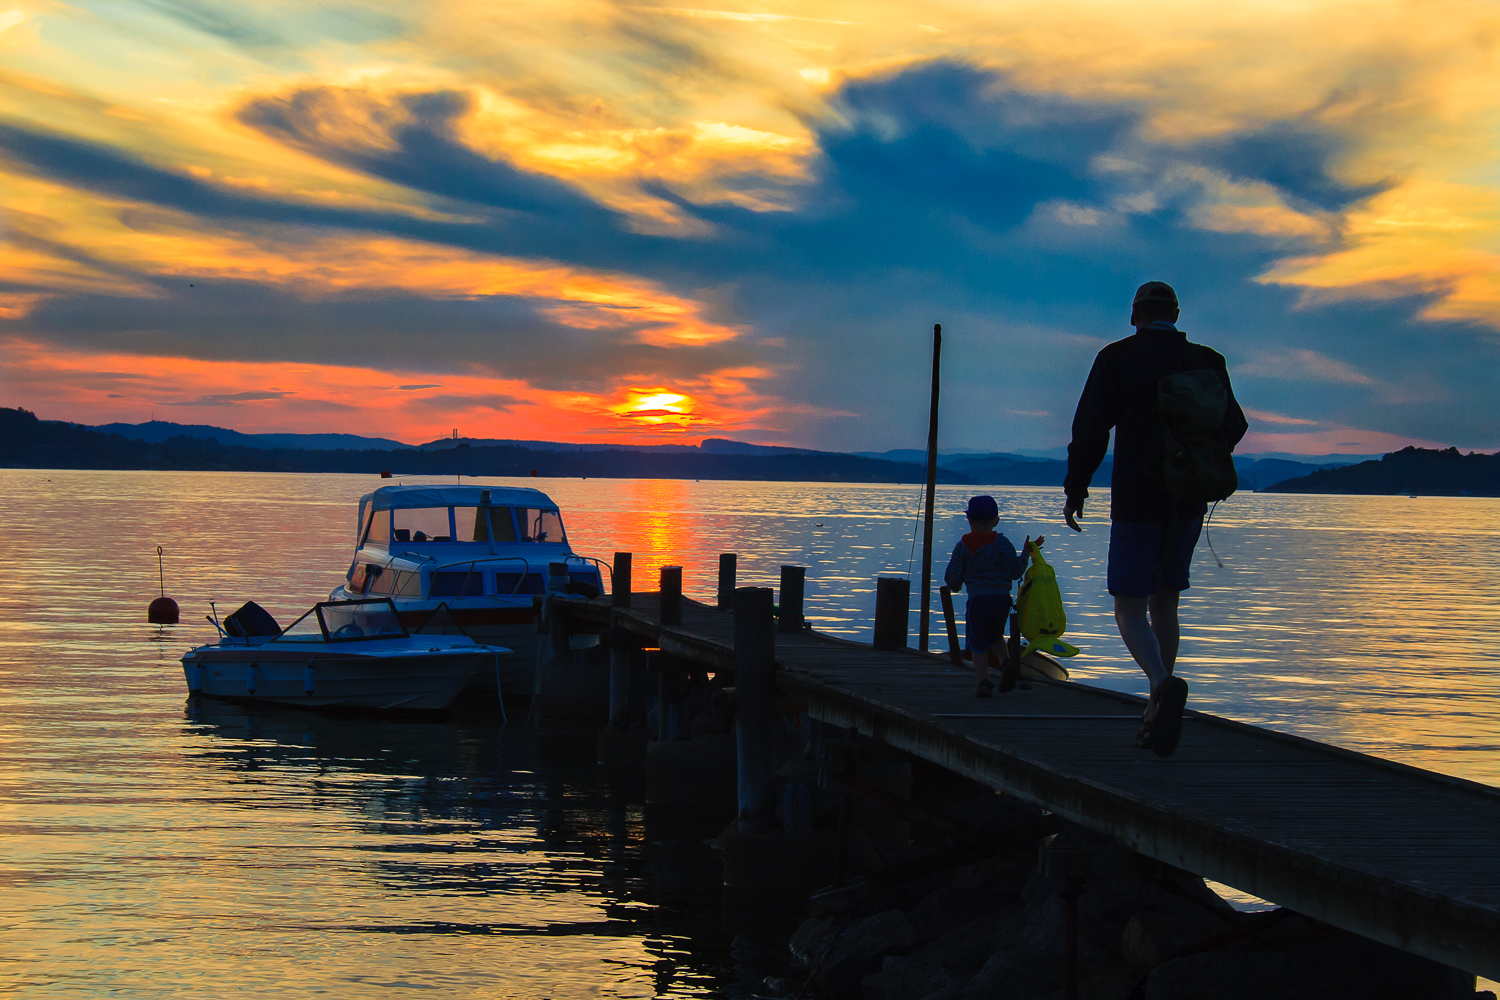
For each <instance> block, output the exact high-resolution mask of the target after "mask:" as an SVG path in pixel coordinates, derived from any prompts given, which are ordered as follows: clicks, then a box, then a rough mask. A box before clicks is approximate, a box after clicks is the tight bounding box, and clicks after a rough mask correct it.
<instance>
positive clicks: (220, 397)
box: [162, 390, 294, 406]
mask: <svg viewBox="0 0 1500 1000" xmlns="http://www.w3.org/2000/svg"><path fill="white" fill-rule="evenodd" d="M291 395H294V393H291V392H279V391H274V390H271V391H259V392H257V391H248V392H224V393H215V394H213V395H209V396H199V397H198V398H197V399H194V400H189V401H188V402H185V403H163V404H162V405H163V406H223V405H227V404H230V405H232V404H234V403H248V402H252V401H254V400H262V399H285V398H286V397H288V396H291Z"/></svg>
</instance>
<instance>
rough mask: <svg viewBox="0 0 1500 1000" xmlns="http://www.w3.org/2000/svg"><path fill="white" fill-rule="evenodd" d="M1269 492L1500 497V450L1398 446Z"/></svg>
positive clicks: (1280, 484) (1303, 477)
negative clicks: (1371, 459) (1376, 456)
mask: <svg viewBox="0 0 1500 1000" xmlns="http://www.w3.org/2000/svg"><path fill="white" fill-rule="evenodd" d="M1269 492H1272V493H1363V494H1387V495H1390V494H1417V495H1419V496H1486V497H1493V496H1500V452H1496V453H1495V454H1493V455H1484V454H1480V453H1478V452H1472V451H1471V452H1469V453H1468V454H1467V455H1463V454H1460V453H1459V450H1458V449H1457V448H1449V449H1447V450H1446V451H1437V450H1434V449H1432V448H1402V449H1401V450H1400V451H1397V452H1392V453H1391V454H1389V455H1386V456H1385V457H1384V458H1382V459H1380V461H1378V462H1361V463H1359V464H1358V465H1346V466H1344V467H1343V468H1340V469H1324V470H1322V471H1320V472H1314V473H1313V474H1312V475H1309V476H1302V477H1301V478H1298V479H1289V480H1287V481H1285V482H1281V483H1277V484H1276V485H1275V486H1272V487H1270V488H1269Z"/></svg>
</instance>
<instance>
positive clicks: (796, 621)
mask: <svg viewBox="0 0 1500 1000" xmlns="http://www.w3.org/2000/svg"><path fill="white" fill-rule="evenodd" d="M806 581H807V567H805V566H783V567H781V616H780V617H779V618H778V619H777V622H776V631H778V632H801V631H802V625H803V623H804V622H805V621H806V619H804V618H803V617H802V592H803V590H804V589H805V584H806Z"/></svg>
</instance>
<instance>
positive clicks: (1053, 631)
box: [1016, 540, 1078, 656]
mask: <svg viewBox="0 0 1500 1000" xmlns="http://www.w3.org/2000/svg"><path fill="white" fill-rule="evenodd" d="M1026 554H1027V555H1028V556H1030V557H1031V564H1030V565H1029V566H1027V567H1026V574H1025V575H1024V576H1023V577H1022V578H1021V589H1020V591H1019V592H1018V593H1017V595H1016V614H1017V616H1018V617H1019V619H1020V626H1021V636H1022V637H1023V638H1024V639H1025V640H1026V648H1025V650H1024V651H1023V652H1022V655H1023V656H1024V655H1025V654H1027V653H1047V654H1049V655H1051V656H1077V655H1078V647H1077V646H1074V645H1072V644H1071V643H1067V642H1063V641H1062V634H1063V633H1064V632H1066V631H1067V630H1068V615H1067V612H1066V611H1065V610H1064V609H1063V600H1062V591H1061V590H1059V589H1058V587H1057V572H1056V571H1055V570H1053V568H1052V567H1051V566H1050V565H1048V563H1047V560H1046V559H1043V558H1042V550H1041V549H1039V548H1037V544H1036V542H1033V541H1029V540H1028V541H1027V543H1026Z"/></svg>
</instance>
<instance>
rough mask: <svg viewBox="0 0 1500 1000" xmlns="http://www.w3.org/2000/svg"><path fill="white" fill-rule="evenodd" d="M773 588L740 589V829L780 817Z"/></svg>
mask: <svg viewBox="0 0 1500 1000" xmlns="http://www.w3.org/2000/svg"><path fill="white" fill-rule="evenodd" d="M772 596H773V595H772V592H771V590H770V588H768V587H741V588H739V589H738V590H736V591H735V592H734V695H735V721H734V738H735V749H736V750H737V752H738V754H739V819H738V821H737V825H738V827H739V832H740V833H769V832H770V830H771V827H772V825H773V822H774V820H775V817H776V732H775V721H776V720H775V711H776V705H775V702H776V678H775V671H776V629H775V625H774V623H773V622H772V619H771V598H772Z"/></svg>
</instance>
